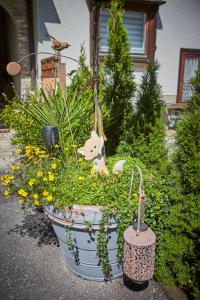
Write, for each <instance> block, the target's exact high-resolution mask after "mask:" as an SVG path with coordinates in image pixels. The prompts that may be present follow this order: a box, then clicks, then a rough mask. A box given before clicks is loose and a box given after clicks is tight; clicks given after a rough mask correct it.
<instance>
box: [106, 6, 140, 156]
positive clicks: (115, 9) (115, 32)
mask: <svg viewBox="0 0 200 300" xmlns="http://www.w3.org/2000/svg"><path fill="white" fill-rule="evenodd" d="M121 2H122V1H120V0H113V1H112V2H111V7H110V10H109V13H110V19H109V23H108V48H109V53H108V55H106V56H105V60H104V65H103V83H102V96H103V100H102V103H103V106H104V109H105V110H106V113H107V115H106V118H105V124H104V125H105V134H106V137H107V139H108V141H107V145H106V149H108V151H109V152H110V153H114V152H115V150H116V147H117V146H118V144H119V141H120V138H121V136H122V134H123V131H124V130H125V128H124V126H125V124H126V122H125V119H126V118H129V119H130V114H133V108H132V98H133V96H134V92H135V88H136V87H135V83H134V75H133V62H132V58H131V57H130V45H129V41H128V34H127V29H126V27H125V25H124V23H123V9H122V8H121Z"/></svg>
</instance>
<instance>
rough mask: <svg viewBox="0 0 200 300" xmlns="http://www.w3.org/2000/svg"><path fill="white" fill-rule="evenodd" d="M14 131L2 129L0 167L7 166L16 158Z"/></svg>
mask: <svg viewBox="0 0 200 300" xmlns="http://www.w3.org/2000/svg"><path fill="white" fill-rule="evenodd" d="M12 134H13V131H9V130H8V129H0V169H3V168H7V167H8V164H9V163H10V162H12V161H13V160H14V153H15V149H16V146H14V145H11V137H12Z"/></svg>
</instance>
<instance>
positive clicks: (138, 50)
mask: <svg viewBox="0 0 200 300" xmlns="http://www.w3.org/2000/svg"><path fill="white" fill-rule="evenodd" d="M108 19H109V13H108V11H106V10H101V13H100V52H107V51H108V46H107V36H108ZM123 19H124V24H125V26H126V28H127V31H128V38H129V42H130V45H131V53H132V54H144V53H145V24H146V13H144V12H133V11H125V13H124V17H123Z"/></svg>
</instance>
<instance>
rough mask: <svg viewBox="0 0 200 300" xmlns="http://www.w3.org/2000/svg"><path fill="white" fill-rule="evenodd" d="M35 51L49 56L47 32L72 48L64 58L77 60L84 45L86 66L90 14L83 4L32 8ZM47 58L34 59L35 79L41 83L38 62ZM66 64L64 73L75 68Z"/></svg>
mask: <svg viewBox="0 0 200 300" xmlns="http://www.w3.org/2000/svg"><path fill="white" fill-rule="evenodd" d="M35 13H36V16H35V20H36V22H35V26H36V45H37V51H44V52H52V53H53V50H52V48H51V41H50V39H49V38H48V37H47V36H46V30H47V31H48V32H49V34H50V35H52V36H54V37H55V38H57V39H58V40H61V41H67V42H68V43H69V44H70V45H71V47H69V48H68V49H65V50H63V51H62V54H63V55H67V56H71V57H73V58H75V59H78V57H79V54H80V45H81V44H82V43H84V46H85V49H86V53H87V60H88V61H87V62H88V63H89V38H90V34H89V32H90V31H89V29H90V28H89V20H90V18H89V10H88V6H87V3H86V0H73V1H72V0H48V1H47V0H37V3H36V8H35ZM47 56H48V55H46V56H45V55H39V56H38V57H37V61H38V64H37V68H38V70H37V79H38V82H39V81H40V77H41V70H40V60H41V59H43V58H45V57H47ZM62 62H66V71H67V73H69V72H70V70H72V69H74V68H75V67H76V63H74V62H73V61H70V60H67V59H62Z"/></svg>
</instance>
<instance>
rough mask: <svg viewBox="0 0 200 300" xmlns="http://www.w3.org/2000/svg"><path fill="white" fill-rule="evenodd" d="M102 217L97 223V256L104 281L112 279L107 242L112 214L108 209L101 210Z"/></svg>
mask: <svg viewBox="0 0 200 300" xmlns="http://www.w3.org/2000/svg"><path fill="white" fill-rule="evenodd" d="M101 212H102V217H101V220H100V223H99V231H98V233H97V255H98V257H99V259H100V265H101V266H102V272H103V273H104V277H105V278H104V279H105V280H106V281H108V280H111V278H112V273H111V272H112V267H111V264H110V261H109V252H108V242H109V232H110V229H109V225H110V218H111V216H112V213H111V212H110V211H109V208H108V207H105V208H103V209H102V211H101Z"/></svg>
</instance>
